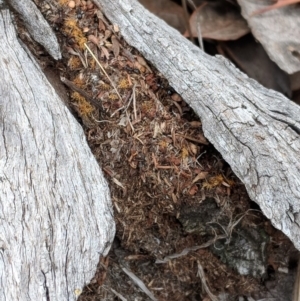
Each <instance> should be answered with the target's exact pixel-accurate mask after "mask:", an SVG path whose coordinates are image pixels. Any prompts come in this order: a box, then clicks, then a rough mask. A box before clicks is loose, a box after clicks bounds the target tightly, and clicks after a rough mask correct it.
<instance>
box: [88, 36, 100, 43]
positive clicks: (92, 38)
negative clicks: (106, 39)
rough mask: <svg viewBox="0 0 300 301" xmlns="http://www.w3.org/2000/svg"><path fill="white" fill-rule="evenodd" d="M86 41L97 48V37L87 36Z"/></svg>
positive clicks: (98, 40)
mask: <svg viewBox="0 0 300 301" xmlns="http://www.w3.org/2000/svg"><path fill="white" fill-rule="evenodd" d="M88 41H90V42H92V43H93V44H95V45H96V46H98V45H99V43H100V39H99V38H97V37H95V36H94V35H92V34H91V35H89V36H88Z"/></svg>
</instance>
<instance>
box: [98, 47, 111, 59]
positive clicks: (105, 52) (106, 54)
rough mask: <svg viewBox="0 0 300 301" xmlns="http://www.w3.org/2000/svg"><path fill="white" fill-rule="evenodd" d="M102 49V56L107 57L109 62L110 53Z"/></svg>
mask: <svg viewBox="0 0 300 301" xmlns="http://www.w3.org/2000/svg"><path fill="white" fill-rule="evenodd" d="M100 48H101V56H105V57H106V59H107V60H109V52H108V50H107V49H106V48H105V47H104V46H100Z"/></svg>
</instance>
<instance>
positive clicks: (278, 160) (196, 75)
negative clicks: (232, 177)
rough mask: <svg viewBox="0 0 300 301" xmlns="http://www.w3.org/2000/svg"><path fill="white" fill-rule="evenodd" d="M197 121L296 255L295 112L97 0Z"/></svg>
mask: <svg viewBox="0 0 300 301" xmlns="http://www.w3.org/2000/svg"><path fill="white" fill-rule="evenodd" d="M95 3H97V5H98V6H99V7H100V8H101V10H102V11H103V13H104V14H105V15H106V16H107V18H108V19H109V20H110V21H111V22H112V23H114V24H117V25H119V28H120V31H121V34H122V36H123V37H124V38H125V40H126V41H127V42H128V43H129V44H130V45H132V46H134V47H135V48H136V49H138V50H139V51H140V52H141V53H142V54H143V55H144V56H145V58H146V59H148V60H149V61H150V62H151V63H153V64H154V65H155V66H156V68H157V69H158V70H159V71H160V72H161V73H162V74H163V75H164V76H165V77H166V78H167V79H168V80H169V82H170V84H171V85H172V86H173V88H174V89H175V90H176V91H177V92H178V93H179V94H181V96H182V97H183V98H184V99H185V101H186V102H187V103H189V105H190V106H191V107H192V108H193V109H194V111H195V112H196V113H197V114H198V115H199V117H200V118H201V120H202V123H203V130H204V133H205V136H206V137H207V138H208V139H209V140H210V142H211V143H212V144H213V145H214V146H215V147H216V149H217V150H218V151H219V152H220V153H221V154H222V156H223V158H224V159H225V160H226V161H227V162H228V163H229V164H230V166H231V168H232V170H233V171H234V172H235V174H236V175H237V176H238V177H239V178H240V179H241V181H242V182H243V183H244V184H245V186H246V189H247V191H248V194H249V196H250V198H251V199H252V200H253V201H255V202H256V203H257V204H259V206H260V208H261V210H262V211H263V213H264V214H265V215H266V216H267V217H268V218H269V219H270V220H271V222H272V224H273V225H274V226H275V227H276V228H278V229H280V230H281V231H282V232H284V233H285V234H286V235H287V236H288V237H289V238H290V239H291V241H292V242H293V243H294V245H295V247H296V248H297V249H299V250H300V162H299V153H300V139H299V138H300V136H299V135H300V107H299V106H297V105H296V104H294V103H292V102H291V101H290V100H288V99H287V98H286V97H284V96H283V95H282V94H280V93H277V92H275V91H272V90H268V89H266V88H264V87H263V86H261V85H260V84H258V83H257V82H256V81H254V80H252V79H250V78H248V77H247V76H246V75H245V74H243V73H242V72H240V71H239V70H238V69H237V68H235V67H234V66H233V64H231V63H230V62H229V61H228V60H227V59H225V58H223V57H220V56H217V57H211V56H209V55H206V54H205V53H203V52H202V51H201V50H200V49H199V48H198V47H196V46H194V45H193V44H192V43H190V42H189V41H187V40H186V39H185V38H184V37H183V36H182V35H180V33H179V32H178V31H176V30H175V29H173V28H171V27H169V26H168V25H167V24H166V23H165V22H164V21H162V20H160V19H158V18H157V17H156V16H154V15H153V14H151V13H149V12H148V11H147V10H145V9H144V8H143V7H142V5H140V4H139V3H138V2H137V1H134V0H130V1H129V0H117V1H110V0H96V1H95Z"/></svg>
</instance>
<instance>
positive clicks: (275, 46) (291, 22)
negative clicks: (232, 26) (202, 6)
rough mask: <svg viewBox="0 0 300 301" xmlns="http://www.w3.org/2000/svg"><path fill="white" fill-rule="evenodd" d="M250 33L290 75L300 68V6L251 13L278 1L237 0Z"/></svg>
mask: <svg viewBox="0 0 300 301" xmlns="http://www.w3.org/2000/svg"><path fill="white" fill-rule="evenodd" d="M238 3H239V5H240V6H241V8H242V14H243V17H244V18H245V19H246V20H247V22H248V25H249V26H250V28H251V32H252V33H253V35H254V36H255V38H256V39H257V40H258V41H259V42H260V43H261V44H262V45H263V47H264V48H265V50H266V52H267V53H268V55H269V57H270V58H271V60H272V61H274V62H275V63H276V64H277V65H278V66H279V67H280V68H281V69H282V70H284V71H286V72H287V73H289V74H293V73H295V72H298V71H300V51H299V48H300V18H299V14H300V7H295V5H288V6H285V7H281V8H278V9H274V10H270V11H268V12H265V13H262V14H258V15H254V16H251V15H252V14H253V12H255V11H257V10H259V9H261V8H265V7H266V6H268V5H271V4H274V3H275V2H268V1H255V0H253V1H249V0H238Z"/></svg>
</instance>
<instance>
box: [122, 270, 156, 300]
mask: <svg viewBox="0 0 300 301" xmlns="http://www.w3.org/2000/svg"><path fill="white" fill-rule="evenodd" d="M122 270H123V272H124V273H125V274H126V275H127V276H128V277H129V278H130V279H131V280H132V281H133V282H134V283H135V284H136V285H137V286H138V287H139V288H140V289H141V290H142V291H143V292H144V293H145V294H146V295H147V296H148V297H149V298H150V299H151V300H153V301H158V300H157V299H156V298H155V297H154V295H153V294H152V293H151V292H150V291H149V289H148V288H147V287H146V285H145V284H144V282H143V281H142V280H141V279H140V278H138V277H137V276H136V275H134V274H133V273H132V272H131V271H129V270H128V269H126V268H125V267H122Z"/></svg>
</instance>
